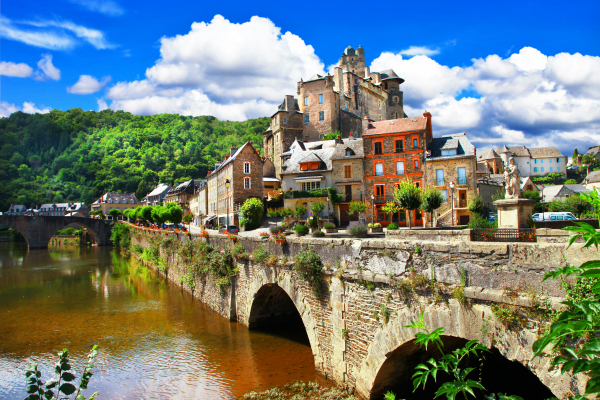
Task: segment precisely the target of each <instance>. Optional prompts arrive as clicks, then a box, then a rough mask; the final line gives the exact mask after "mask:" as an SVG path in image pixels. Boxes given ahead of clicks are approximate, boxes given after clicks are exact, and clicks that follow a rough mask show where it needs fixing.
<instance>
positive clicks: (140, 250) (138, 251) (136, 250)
mask: <svg viewBox="0 0 600 400" xmlns="http://www.w3.org/2000/svg"><path fill="white" fill-rule="evenodd" d="M131 250H133V252H134V253H136V254H142V253H143V252H144V248H143V247H142V246H140V245H139V244H134V245H133V246H131Z"/></svg>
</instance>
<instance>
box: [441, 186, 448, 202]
mask: <svg viewBox="0 0 600 400" xmlns="http://www.w3.org/2000/svg"><path fill="white" fill-rule="evenodd" d="M442 196H443V197H444V203H447V202H448V191H447V190H446V189H444V190H442Z"/></svg>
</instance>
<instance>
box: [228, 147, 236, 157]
mask: <svg viewBox="0 0 600 400" xmlns="http://www.w3.org/2000/svg"><path fill="white" fill-rule="evenodd" d="M237 150H238V148H237V147H236V146H231V151H230V153H229V155H231V157H233V155H234V154H235V152H236V151H237Z"/></svg>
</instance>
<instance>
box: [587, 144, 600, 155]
mask: <svg viewBox="0 0 600 400" xmlns="http://www.w3.org/2000/svg"><path fill="white" fill-rule="evenodd" d="M598 153H600V146H592V147H590V148H589V149H588V151H586V152H585V154H588V155H590V156H595V155H596V154H598Z"/></svg>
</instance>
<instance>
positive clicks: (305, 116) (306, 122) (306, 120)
mask: <svg viewBox="0 0 600 400" xmlns="http://www.w3.org/2000/svg"><path fill="white" fill-rule="evenodd" d="M309 122H310V114H308V113H306V114H304V123H305V124H308V123H309Z"/></svg>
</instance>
